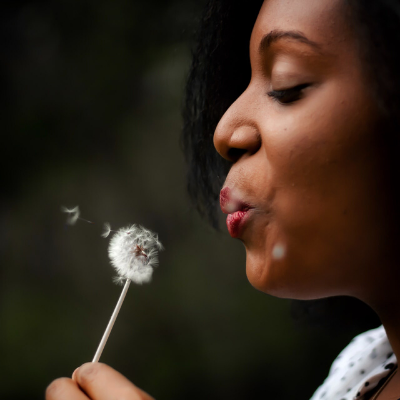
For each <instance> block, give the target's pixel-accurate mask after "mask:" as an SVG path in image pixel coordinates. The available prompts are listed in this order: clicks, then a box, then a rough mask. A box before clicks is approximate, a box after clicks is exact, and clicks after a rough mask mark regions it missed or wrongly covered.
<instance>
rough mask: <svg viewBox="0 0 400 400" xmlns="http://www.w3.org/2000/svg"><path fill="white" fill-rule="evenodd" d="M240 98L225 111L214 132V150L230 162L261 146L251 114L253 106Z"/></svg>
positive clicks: (253, 151)
mask: <svg viewBox="0 0 400 400" xmlns="http://www.w3.org/2000/svg"><path fill="white" fill-rule="evenodd" d="M242 96H243V95H242ZM240 100H241V98H239V99H237V100H236V102H235V103H233V104H232V105H231V106H230V107H229V109H228V110H227V111H226V112H225V114H224V115H223V116H222V118H221V120H220V121H219V123H218V126H217V128H216V130H215V133H214V146H215V148H216V150H217V151H218V153H219V154H220V155H221V156H222V157H223V158H225V159H226V160H228V161H231V162H236V161H238V160H239V159H240V158H241V157H243V156H244V155H251V154H254V153H256V152H257V151H258V149H259V148H260V146H261V136H260V133H259V130H258V128H257V124H256V123H255V120H254V115H252V113H253V112H254V111H253V112H252V110H254V108H252V107H249V106H248V105H245V104H243V102H241V101H240Z"/></svg>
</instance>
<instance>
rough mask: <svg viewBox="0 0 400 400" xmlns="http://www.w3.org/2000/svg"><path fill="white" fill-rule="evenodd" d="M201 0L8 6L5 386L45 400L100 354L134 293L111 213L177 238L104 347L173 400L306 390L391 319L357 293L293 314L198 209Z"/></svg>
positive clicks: (2, 233)
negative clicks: (187, 95)
mask: <svg viewBox="0 0 400 400" xmlns="http://www.w3.org/2000/svg"><path fill="white" fill-rule="evenodd" d="M203 5H204V1H194V0H180V1H178V0H174V1H161V0H158V1H152V2H149V1H143V0H140V1H139V0H138V1H128V0H114V1H112V0H101V1H93V0H80V1H73V0H70V1H65V0H56V1H8V2H7V1H5V2H2V5H1V12H0V20H1V28H0V29H1V33H2V35H1V46H2V51H1V87H2V90H1V95H0V99H1V100H0V101H1V116H2V135H1V138H2V145H1V157H0V159H1V163H2V165H1V166H2V169H1V171H2V196H1V209H0V238H1V240H0V249H1V269H0V278H1V283H0V285H1V286H0V289H1V291H0V296H1V297H0V299H1V306H0V366H1V371H0V372H1V373H0V398H2V399H15V400H16V399H28V398H29V399H42V398H43V396H44V390H45V388H46V386H47V385H48V384H49V383H50V382H51V381H52V380H53V379H55V378H57V377H60V376H70V375H71V374H72V372H73V370H74V369H75V368H76V367H78V366H79V365H81V364H82V363H84V362H87V361H90V360H91V359H92V357H93V355H94V353H95V350H96V348H97V345H98V343H99V341H100V338H101V336H102V334H103V332H104V329H105V327H106V325H107V322H108V320H109V317H110V315H111V313H112V311H113V308H114V306H115V304H116V301H117V299H118V296H119V294H120V291H121V288H120V287H118V286H116V285H114V284H113V283H112V277H113V275H114V272H113V270H112V268H111V267H110V265H109V262H108V256H107V245H108V239H103V238H101V237H100V233H101V228H102V224H103V222H106V221H107V222H110V223H111V225H112V227H113V228H119V227H122V226H125V225H127V224H128V223H140V224H143V225H144V226H145V227H147V228H149V229H152V230H154V231H156V232H158V233H159V237H160V240H161V241H162V243H163V244H164V245H165V248H166V250H165V251H164V252H163V253H162V254H160V266H159V268H158V270H157V271H155V274H154V279H153V282H152V283H151V284H150V285H143V286H137V285H134V286H131V288H130V290H129V292H128V295H127V298H126V300H125V303H124V306H123V308H122V311H121V313H120V316H119V318H118V319H117V322H116V325H115V327H114V330H113V332H112V334H111V337H110V340H109V341H108V344H107V346H106V348H105V351H104V353H103V356H102V359H101V361H102V362H105V363H108V364H110V365H111V366H112V367H114V368H116V369H117V370H119V371H121V372H122V373H123V374H125V375H126V376H127V377H128V378H129V379H131V380H132V381H133V382H134V383H135V384H137V385H138V386H140V387H142V388H143V389H144V390H146V391H148V392H149V393H150V394H152V395H153V396H154V397H155V398H157V399H164V400H167V399H228V398H229V399H233V400H235V399H249V398H265V399H294V398H296V399H308V398H309V397H310V396H311V395H312V393H313V392H314V390H315V389H316V388H317V386H318V385H319V384H321V383H322V381H323V379H324V378H325V377H326V375H327V373H328V370H329V366H330V364H331V363H332V361H333V358H334V357H335V356H336V355H337V354H338V352H339V351H340V350H341V349H342V348H343V347H344V346H345V345H346V344H347V343H348V342H349V341H350V339H351V338H352V337H353V336H354V335H355V334H357V333H359V332H361V331H363V330H365V329H368V328H372V327H374V326H377V324H378V323H379V322H378V321H377V320H376V319H374V316H373V314H371V313H370V312H369V311H368V310H367V309H366V308H365V307H362V306H360V305H359V304H357V303H355V302H351V305H352V307H350V306H349V305H348V304H349V303H348V302H347V300H346V301H343V299H342V300H340V299H339V300H337V301H336V300H335V301H333V302H330V303H329V302H325V303H323V302H322V303H321V302H316V303H309V305H307V308H303V309H302V311H301V310H300V312H297V313H296V314H299V315H300V320H295V319H293V318H292V316H291V314H293V310H292V305H291V302H290V301H288V300H282V299H276V298H273V297H271V296H268V295H265V294H262V293H260V292H257V291H256V290H254V289H253V288H252V287H251V285H250V284H249V283H248V281H247V279H246V275H245V264H244V260H245V254H244V249H243V247H242V245H241V243H240V242H238V241H234V240H232V239H231V238H230V237H229V236H228V235H227V233H226V232H225V229H222V233H221V232H220V233H218V232H215V231H213V230H212V229H211V228H210V227H208V226H207V225H206V223H205V222H203V221H201V219H200V218H199V217H198V215H197V214H196V212H195V211H194V210H193V209H192V207H191V205H190V203H189V200H188V196H187V194H186V191H185V165H184V161H183V154H182V152H181V149H180V145H179V138H180V131H181V126H182V122H181V116H180V112H181V105H182V102H183V92H184V84H185V78H186V76H187V72H188V69H189V65H190V54H191V53H190V49H191V46H192V43H193V38H194V34H195V30H196V27H197V24H198V21H199V18H200V15H201V10H202V7H203ZM77 204H79V206H80V208H81V210H82V217H84V218H87V219H89V220H92V221H95V224H93V225H89V224H86V223H84V222H82V221H80V222H78V224H77V225H76V226H74V227H70V226H66V224H65V215H64V214H62V213H61V212H60V207H61V205H65V206H75V205H77ZM301 320H304V321H305V322H301ZM322 320H327V321H329V323H328V324H325V325H323V324H320V323H319V322H320V321H322ZM307 321H308V322H307ZM315 322H316V323H315Z"/></svg>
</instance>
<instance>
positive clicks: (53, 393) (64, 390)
mask: <svg viewBox="0 0 400 400" xmlns="http://www.w3.org/2000/svg"><path fill="white" fill-rule="evenodd" d="M72 399H73V400H89V397H87V396H86V395H85V394H84V393H83V392H82V390H81V389H80V388H79V386H78V384H77V383H76V382H75V381H73V380H72V379H69V378H59V379H56V380H55V381H53V382H51V383H50V385H49V386H48V387H47V389H46V400H72Z"/></svg>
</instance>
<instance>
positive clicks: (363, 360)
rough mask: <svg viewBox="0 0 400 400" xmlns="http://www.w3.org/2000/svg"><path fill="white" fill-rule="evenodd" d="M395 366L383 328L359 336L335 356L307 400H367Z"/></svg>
mask: <svg viewBox="0 0 400 400" xmlns="http://www.w3.org/2000/svg"><path fill="white" fill-rule="evenodd" d="M396 365H397V359H396V356H395V355H394V353H393V350H392V347H391V346H390V344H389V340H388V338H387V336H386V332H385V329H384V328H383V325H381V326H380V327H378V328H375V329H371V330H369V331H367V332H364V333H361V334H360V335H358V336H356V337H355V338H354V339H353V340H352V341H351V342H350V343H349V345H348V346H347V347H345V348H344V350H342V352H341V353H340V354H339V355H338V356H337V358H336V360H335V361H334V362H333V364H332V366H331V368H330V370H329V374H328V377H327V378H326V379H325V381H324V383H323V384H322V385H321V386H320V387H319V388H318V389H317V390H316V391H315V393H314V394H313V396H312V397H311V399H310V400H367V399H368V398H369V397H370V395H371V394H372V393H371V390H373V389H377V386H381V385H382V384H383V383H384V381H385V380H386V379H385V378H386V377H387V376H388V375H389V374H390V372H391V371H392V370H393V369H394V368H395V367H396Z"/></svg>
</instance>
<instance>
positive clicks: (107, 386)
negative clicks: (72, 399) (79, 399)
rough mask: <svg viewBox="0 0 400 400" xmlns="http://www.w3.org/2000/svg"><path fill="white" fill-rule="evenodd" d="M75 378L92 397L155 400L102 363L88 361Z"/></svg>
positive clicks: (98, 398) (75, 374) (76, 372)
mask: <svg viewBox="0 0 400 400" xmlns="http://www.w3.org/2000/svg"><path fill="white" fill-rule="evenodd" d="M74 379H75V380H76V382H77V383H78V385H79V386H80V387H81V388H82V390H83V391H84V392H85V393H87V394H88V396H89V397H90V398H91V399H96V400H108V399H114V398H121V399H127V400H154V399H153V398H152V397H151V396H149V395H148V394H147V393H145V392H144V391H143V390H141V389H139V388H138V387H137V386H135V385H134V384H133V383H132V382H131V381H129V380H128V379H126V378H125V377H124V376H123V375H121V374H120V373H119V372H117V371H116V370H115V369H113V368H111V367H109V366H108V365H106V364H102V363H98V362H96V363H86V364H83V365H82V366H81V367H80V368H78V370H76V371H75V372H74Z"/></svg>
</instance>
